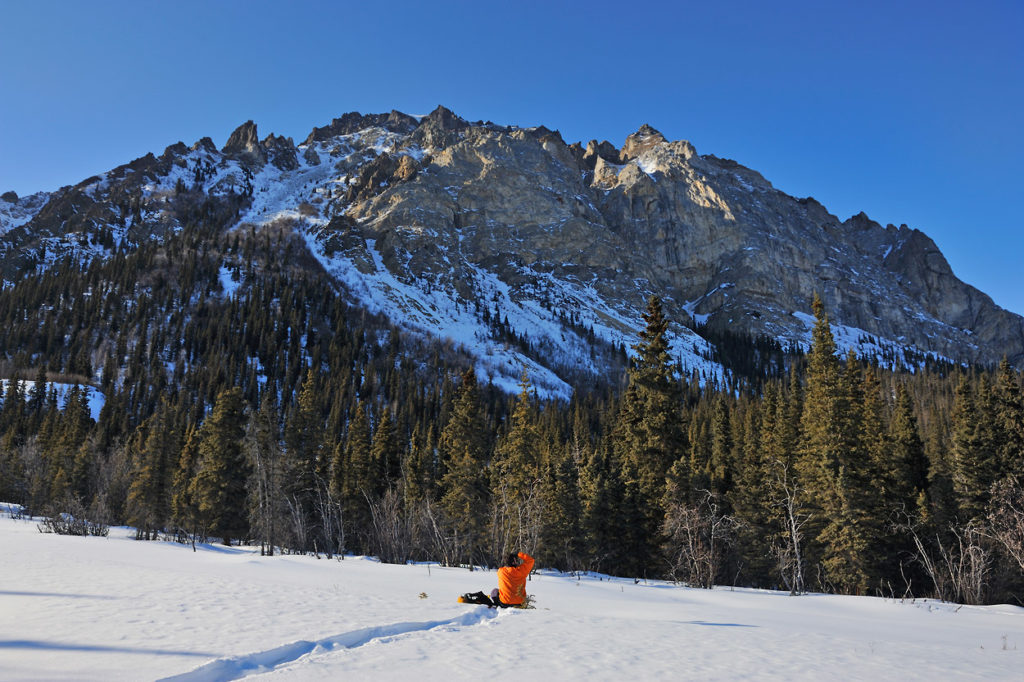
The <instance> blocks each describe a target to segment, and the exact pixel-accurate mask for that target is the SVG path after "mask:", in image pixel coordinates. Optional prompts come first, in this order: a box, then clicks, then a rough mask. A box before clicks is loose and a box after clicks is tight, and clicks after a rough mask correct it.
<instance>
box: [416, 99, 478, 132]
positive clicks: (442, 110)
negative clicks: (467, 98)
mask: <svg viewBox="0 0 1024 682" xmlns="http://www.w3.org/2000/svg"><path fill="white" fill-rule="evenodd" d="M420 126H421V127H423V126H432V127H434V128H436V129H438V130H461V129H463V128H466V127H468V126H469V123H467V122H466V121H465V120H464V119H462V118H461V117H460V116H458V115H456V114H455V112H453V111H452V110H451V109H448V108H447V107H444V106H442V105H440V104H439V105H437V108H436V109H434V110H433V111H431V112H430V113H429V114H427V115H426V116H425V117H423V120H422V121H420Z"/></svg>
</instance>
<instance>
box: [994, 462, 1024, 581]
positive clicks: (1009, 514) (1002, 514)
mask: <svg viewBox="0 0 1024 682" xmlns="http://www.w3.org/2000/svg"><path fill="white" fill-rule="evenodd" d="M988 527H989V534H990V535H991V536H992V537H993V538H994V539H995V540H996V541H997V542H998V543H999V544H1001V545H1002V546H1003V547H1004V548H1005V549H1006V552H1007V554H1009V555H1010V556H1011V557H1012V558H1013V560H1014V561H1016V562H1017V565H1018V566H1020V568H1021V570H1024V486H1022V485H1021V481H1020V479H1019V478H1017V477H1016V476H1008V477H1007V478H1004V479H1003V480H1002V481H999V482H997V483H996V484H995V485H993V486H992V500H991V502H990V503H989V514H988Z"/></svg>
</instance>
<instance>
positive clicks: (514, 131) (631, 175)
mask: <svg viewBox="0 0 1024 682" xmlns="http://www.w3.org/2000/svg"><path fill="white" fill-rule="evenodd" d="M214 216H215V217H218V218H220V219H221V223H223V224H224V225H226V226H227V227H226V229H227V230H229V231H234V232H237V233H239V234H258V233H261V232H264V231H266V232H268V233H269V232H275V233H276V232H284V233H288V234H291V235H295V236H297V237H299V238H301V239H302V241H303V242H304V243H305V246H306V247H307V248H308V251H309V253H310V254H312V256H313V257H314V258H312V259H308V263H305V262H304V263H305V264H304V265H302V267H311V268H320V269H322V270H323V271H324V272H326V273H327V274H328V275H329V276H330V277H331V278H332V279H333V281H334V282H335V285H336V286H337V287H338V290H339V292H341V293H343V294H344V295H345V296H346V297H347V298H349V299H350V301H351V302H352V303H354V304H357V305H360V306H362V307H364V308H366V309H368V310H370V311H371V312H375V313H382V314H383V315H385V316H386V317H387V318H389V319H390V320H391V321H392V322H393V323H394V324H397V325H399V326H400V327H401V328H403V329H405V330H406V331H407V332H409V333H411V334H414V335H419V336H422V337H424V338H433V339H441V340H445V339H450V340H451V342H452V343H453V344H454V345H456V346H461V347H463V348H464V349H465V350H467V351H468V352H469V353H471V354H472V355H473V356H474V357H475V358H476V363H477V366H478V371H479V372H481V373H482V374H483V375H484V376H486V377H488V378H490V380H491V381H493V382H494V383H496V384H498V385H501V386H504V387H506V388H509V389H511V388H512V387H513V386H514V384H515V381H516V378H517V377H518V376H519V375H520V373H521V372H522V371H523V370H524V369H525V371H527V372H528V373H529V374H530V375H531V377H532V378H533V381H534V382H535V384H536V385H537V386H538V387H539V388H540V389H541V390H542V391H545V392H548V393H549V394H552V395H561V396H567V395H568V394H569V393H570V392H571V390H572V386H573V385H574V384H575V383H577V382H578V381H579V380H581V378H584V377H587V376H589V377H597V376H601V375H602V374H603V373H605V372H607V371H608V367H609V366H610V365H609V361H608V358H609V357H610V356H611V355H613V354H614V353H615V352H616V351H620V352H621V350H622V349H623V348H625V347H628V346H629V345H630V344H632V343H633V342H634V340H635V333H636V330H637V329H639V328H641V327H642V311H643V310H644V306H645V303H646V301H647V299H648V298H649V297H650V296H651V295H658V296H660V297H662V299H663V302H664V307H665V311H666V314H667V316H668V317H669V318H670V319H671V320H673V325H672V328H671V332H672V333H671V336H672V339H671V341H672V349H673V353H674V354H675V355H676V356H677V358H678V359H679V361H680V363H681V365H682V366H683V367H684V368H686V369H688V370H690V371H693V372H697V373H700V374H701V375H703V376H705V377H714V376H721V375H722V373H723V368H722V366H721V365H720V364H718V363H717V362H716V361H715V358H716V353H717V350H716V349H715V348H714V347H713V345H712V343H711V342H709V340H708V339H714V338H716V337H715V332H732V333H741V334H746V335H750V336H755V337H756V336H766V337H769V338H771V339H773V340H775V341H776V342H777V343H778V344H780V345H781V346H791V345H798V346H804V347H806V344H807V342H808V340H809V331H810V328H811V324H812V322H813V317H812V316H811V314H810V311H811V302H812V299H813V297H814V295H815V294H818V295H820V296H821V298H822V299H823V301H824V303H825V306H826V309H827V310H828V312H829V315H830V320H831V322H832V323H833V331H834V333H835V335H836V337H837V340H838V342H839V344H840V347H841V348H843V349H854V350H856V351H857V352H858V353H860V354H862V355H874V356H876V357H878V358H879V359H880V360H882V361H883V362H886V363H889V364H896V365H905V364H915V363H919V362H921V361H923V360H924V359H925V358H928V357H932V358H940V359H948V360H951V361H954V362H958V363H987V364H991V363H995V362H998V360H999V359H1000V358H1002V357H1003V356H1006V357H1008V358H1009V359H1010V361H1011V362H1012V363H1014V364H1016V365H1017V366H1019V365H1020V364H1021V363H1022V361H1024V318H1021V317H1020V316H1018V315H1015V314H1013V313H1010V312H1008V311H1006V310H1003V309H1001V308H999V307H998V306H996V305H995V304H994V303H993V302H992V300H991V299H990V298H989V297H988V296H986V295H985V294H983V293H982V292H980V291H978V290H977V289H975V288H973V287H971V286H969V285H967V284H965V283H963V282H961V281H960V280H958V279H957V278H956V277H955V275H954V274H953V272H952V270H951V269H950V267H949V264H948V263H947V262H946V260H945V258H944V257H943V255H942V253H941V252H940V251H939V249H938V248H937V247H936V245H935V243H934V242H933V241H932V240H931V239H930V238H928V237H927V236H926V235H925V234H924V233H922V232H920V231H918V230H915V229H911V228H909V227H907V226H905V225H903V226H900V227H895V226H893V225H889V226H886V227H882V226H881V225H879V224H878V223H876V222H874V221H872V220H870V219H869V218H868V217H867V216H865V215H864V214H863V213H862V214H859V215H856V216H853V217H852V218H850V219H848V220H846V221H840V220H839V219H838V218H837V217H836V216H834V215H832V214H830V213H829V212H828V211H827V209H826V208H825V207H824V206H822V205H821V204H820V203H818V202H817V201H815V200H814V199H812V198H805V199H799V198H794V197H791V196H789V195H787V194H785V193H783V192H781V191H779V190H777V189H775V188H774V187H772V185H771V183H770V182H768V181H767V180H766V179H765V178H763V177H762V176H761V175H760V174H759V173H757V172H756V171H753V170H751V169H748V168H745V167H744V166H742V165H740V164H738V163H736V162H734V161H731V160H727V159H720V158H717V157H715V156H712V155H700V154H698V153H697V151H696V150H695V149H694V147H693V145H691V144H690V143H688V142H686V141H669V140H667V139H665V137H664V136H663V135H661V134H660V133H659V132H658V131H657V130H655V129H654V128H652V127H650V126H646V125H645V126H643V127H642V128H640V130H638V131H637V132H636V133H634V134H632V135H630V136H629V137H628V138H627V139H626V140H625V141H624V143H623V144H622V146H621V148H616V147H615V146H614V145H612V144H611V143H609V142H600V143H598V142H597V141H596V140H592V141H590V142H589V143H587V144H586V145H585V146H584V145H582V144H580V143H574V144H567V143H566V142H565V141H564V140H563V139H562V137H561V135H560V134H559V133H558V132H557V131H552V130H549V129H547V128H545V127H543V126H540V127H530V128H521V127H516V126H503V125H497V124H494V123H491V122H475V123H471V122H468V121H466V120H464V119H462V118H460V117H459V116H457V115H456V114H455V113H453V112H451V111H449V110H447V109H445V108H443V107H438V108H437V109H436V110H435V111H433V112H432V113H431V114H429V115H427V116H423V117H413V116H408V115H406V114H402V113H399V112H394V111H393V112H391V113H389V114H374V115H361V114H358V113H350V114H345V115H344V116H342V117H340V118H337V119H334V120H333V121H332V122H331V123H330V124H328V125H326V126H323V127H319V128H314V129H313V131H312V132H311V133H310V134H309V136H308V137H307V138H306V139H305V140H304V141H303V142H301V143H300V144H295V143H294V141H293V140H291V139H288V138H283V137H280V136H277V135H273V134H271V135H269V136H267V137H265V138H264V139H262V140H261V139H260V138H259V135H258V133H257V126H256V124H255V123H253V122H252V121H248V122H246V123H244V124H243V125H241V126H240V127H239V128H238V129H237V130H235V131H234V132H233V133H232V134H231V136H230V138H229V139H228V141H227V142H226V143H225V145H224V146H223V147H222V148H220V149H217V147H216V146H215V145H214V143H213V142H212V140H210V139H209V138H203V139H202V140H200V141H198V142H196V143H195V144H193V145H192V146H190V147H189V146H186V145H185V144H183V143H180V142H179V143H177V144H174V145H171V146H169V147H167V148H166V149H165V150H164V152H163V153H162V154H161V155H160V156H155V155H153V154H148V155H146V156H144V157H142V158H139V159H136V160H134V161H132V162H130V163H128V164H125V165H123V166H119V167H118V168H115V169H113V170H110V171H107V172H105V173H102V174H100V175H97V176H94V177H91V178H88V179H86V180H84V181H82V182H81V183H79V184H77V185H75V186H73V187H64V188H61V189H59V190H57V191H55V192H52V193H39V194H35V195H32V196H29V197H23V198H21V197H17V196H16V195H14V194H13V193H7V194H4V195H2V197H0V273H2V276H3V278H4V279H5V283H6V284H8V285H9V284H11V283H14V282H18V281H19V280H21V279H23V278H25V277H27V276H28V274H29V273H33V272H35V273H39V272H42V271H45V270H46V269H47V268H50V267H52V266H53V264H54V263H58V262H67V259H69V258H70V259H71V261H72V262H82V263H84V262H86V261H88V260H90V259H95V258H104V257H109V256H110V255H111V254H113V253H115V252H119V251H122V252H123V251H126V250H131V249H133V248H136V247H138V246H139V245H141V244H146V243H152V242H153V241H154V240H156V241H161V240H165V239H167V238H168V236H169V235H172V234H177V233H179V232H180V231H181V230H183V229H184V228H185V227H186V226H187V225H189V224H192V223H195V222H196V221H198V220H201V219H206V218H210V217H214ZM314 259H315V260H314ZM224 266H225V267H227V266H228V263H226V262H225V264H224ZM234 271H235V272H236V276H235V277H233V278H228V279H225V278H223V277H222V285H224V286H222V294H223V295H226V296H230V295H232V294H234V293H235V292H237V290H238V288H242V289H244V288H245V287H247V286H250V285H251V281H250V279H251V277H250V275H248V274H246V273H243V272H241V271H240V270H239V269H237V268H235V269H234Z"/></svg>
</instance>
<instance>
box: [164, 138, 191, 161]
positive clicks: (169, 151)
mask: <svg viewBox="0 0 1024 682" xmlns="http://www.w3.org/2000/svg"><path fill="white" fill-rule="evenodd" d="M187 153H188V147H186V146H185V143H184V142H175V143H174V144H172V145H168V146H167V148H166V149H164V153H163V155H162V156H161V158H163V159H172V158H174V157H176V156H182V155H184V154H187Z"/></svg>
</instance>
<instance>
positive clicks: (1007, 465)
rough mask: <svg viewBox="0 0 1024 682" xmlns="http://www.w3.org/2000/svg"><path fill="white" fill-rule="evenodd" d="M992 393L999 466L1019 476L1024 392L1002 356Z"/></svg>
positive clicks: (1023, 468) (1023, 467)
mask: <svg viewBox="0 0 1024 682" xmlns="http://www.w3.org/2000/svg"><path fill="white" fill-rule="evenodd" d="M995 392H996V415H995V419H996V425H997V428H998V429H999V431H1000V438H999V442H998V451H997V455H998V457H999V467H1000V469H1001V472H1002V474H1003V475H1019V474H1020V472H1021V471H1024V394H1022V393H1021V382H1020V375H1019V374H1018V373H1017V372H1014V371H1013V369H1012V368H1011V367H1010V363H1009V362H1007V360H1006V358H1003V360H1002V362H1000V363H999V369H998V370H997V375H996V391H995Z"/></svg>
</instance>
